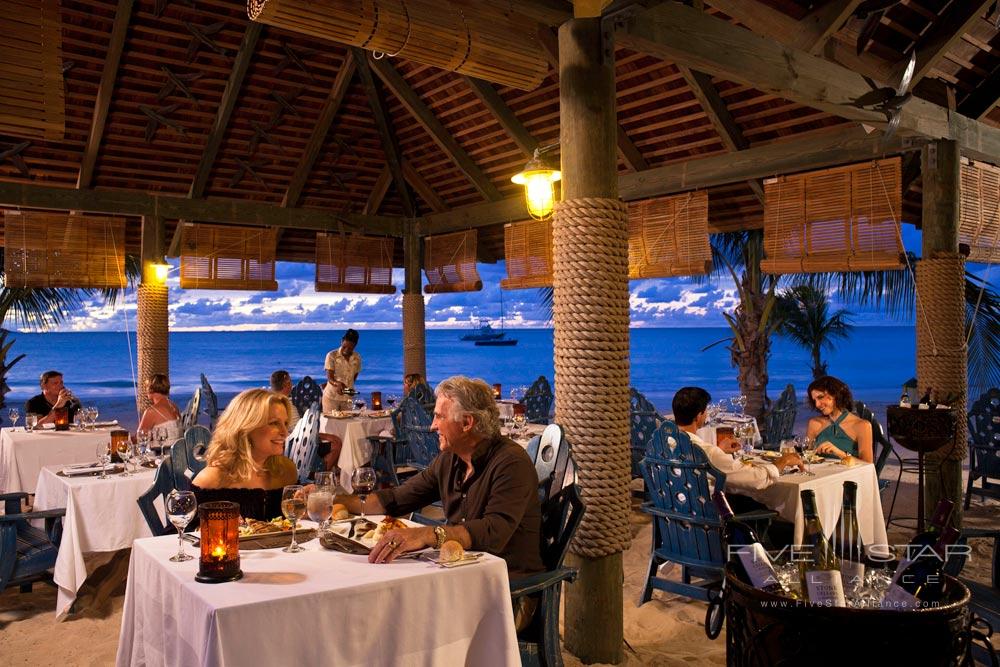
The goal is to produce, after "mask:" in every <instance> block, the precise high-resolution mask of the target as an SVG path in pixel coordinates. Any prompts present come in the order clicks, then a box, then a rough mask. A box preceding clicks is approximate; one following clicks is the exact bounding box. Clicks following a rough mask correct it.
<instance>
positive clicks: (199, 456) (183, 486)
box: [170, 424, 212, 491]
mask: <svg viewBox="0 0 1000 667" xmlns="http://www.w3.org/2000/svg"><path fill="white" fill-rule="evenodd" d="M211 440H212V432H211V431H209V430H208V429H207V428H205V427H204V426H201V425H200V424H195V425H194V426H192V427H191V428H189V429H188V430H186V431H185V432H184V437H183V438H178V439H177V441H176V442H174V444H173V445H172V446H171V447H170V459H171V461H172V463H171V467H172V469H173V472H174V484H175V486H176V487H177V488H178V489H180V490H182V491H187V490H189V489H190V488H191V480H192V479H194V478H195V475H197V474H198V473H200V472H201V471H202V470H203V469H204V468H205V465H206V464H205V452H206V450H207V449H208V443H209V442H211Z"/></svg>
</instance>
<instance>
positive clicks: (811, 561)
mask: <svg viewBox="0 0 1000 667" xmlns="http://www.w3.org/2000/svg"><path fill="white" fill-rule="evenodd" d="M799 495H800V496H801V498H802V509H803V513H804V514H805V522H806V525H805V532H804V533H803V535H802V545H800V546H801V548H800V554H799V555H798V561H799V580H800V581H801V583H802V592H803V593H804V594H805V596H806V600H808V601H809V602H810V603H812V604H817V605H823V606H826V607H845V606H847V601H846V600H845V599H844V582H843V578H842V577H841V575H840V561H839V559H838V558H837V554H836V553H834V551H833V546H832V545H831V544H830V540H828V539H826V534H825V533H824V532H823V524H822V523H821V522H820V520H819V513H818V512H817V511H816V493H815V492H813V491H811V490H809V489H806V490H804V491H801V492H800V494H799Z"/></svg>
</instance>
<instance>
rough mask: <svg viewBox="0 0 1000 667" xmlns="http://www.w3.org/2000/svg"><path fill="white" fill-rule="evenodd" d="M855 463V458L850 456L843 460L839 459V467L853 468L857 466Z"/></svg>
mask: <svg viewBox="0 0 1000 667" xmlns="http://www.w3.org/2000/svg"><path fill="white" fill-rule="evenodd" d="M857 463H858V460H857V459H856V458H854V457H853V456H851V455H850V454H848V455H847V456H845V457H844V458H842V459H840V465H842V466H847V467H848V468H852V467H854V466H855V465H857Z"/></svg>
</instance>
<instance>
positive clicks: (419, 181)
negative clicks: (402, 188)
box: [403, 160, 448, 213]
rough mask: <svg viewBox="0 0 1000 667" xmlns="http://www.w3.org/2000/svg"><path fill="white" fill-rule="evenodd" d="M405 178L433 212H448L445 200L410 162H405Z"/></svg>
mask: <svg viewBox="0 0 1000 667" xmlns="http://www.w3.org/2000/svg"><path fill="white" fill-rule="evenodd" d="M403 176H405V177H406V182H407V183H409V184H410V187H412V188H413V189H414V191H416V193H417V194H418V195H420V198H421V199H423V200H424V201H425V202H426V203H427V205H428V206H430V207H431V210H432V211H434V212H435V213H443V212H444V211H447V210H448V205H447V204H445V203H444V200H443V199H441V197H440V196H439V195H438V193H437V192H435V191H434V188H433V187H431V184H430V183H428V182H427V181H425V180H424V177H423V176H421V175H420V174H419V173H418V172H417V170H416V169H414V168H413V165H412V164H411V163H410V161H409V160H403Z"/></svg>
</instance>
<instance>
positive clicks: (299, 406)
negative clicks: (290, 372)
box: [289, 375, 323, 415]
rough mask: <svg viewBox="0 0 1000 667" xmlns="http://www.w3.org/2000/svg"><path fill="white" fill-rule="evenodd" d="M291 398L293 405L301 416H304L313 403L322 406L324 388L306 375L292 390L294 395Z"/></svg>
mask: <svg viewBox="0 0 1000 667" xmlns="http://www.w3.org/2000/svg"><path fill="white" fill-rule="evenodd" d="M289 398H291V399H292V405H294V406H295V409H296V410H298V411H299V414H300V415H304V414H305V413H306V410H308V409H309V408H310V406H312V404H313V403H320V404H322V402H323V388H322V387H320V386H319V385H318V384H316V381H315V380H313V379H312V378H311V377H309V376H308V375H306V376H303V378H302V379H301V380H299V382H298V384H296V385H295V386H294V387H293V388H292V395H291V396H290V397H289Z"/></svg>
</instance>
